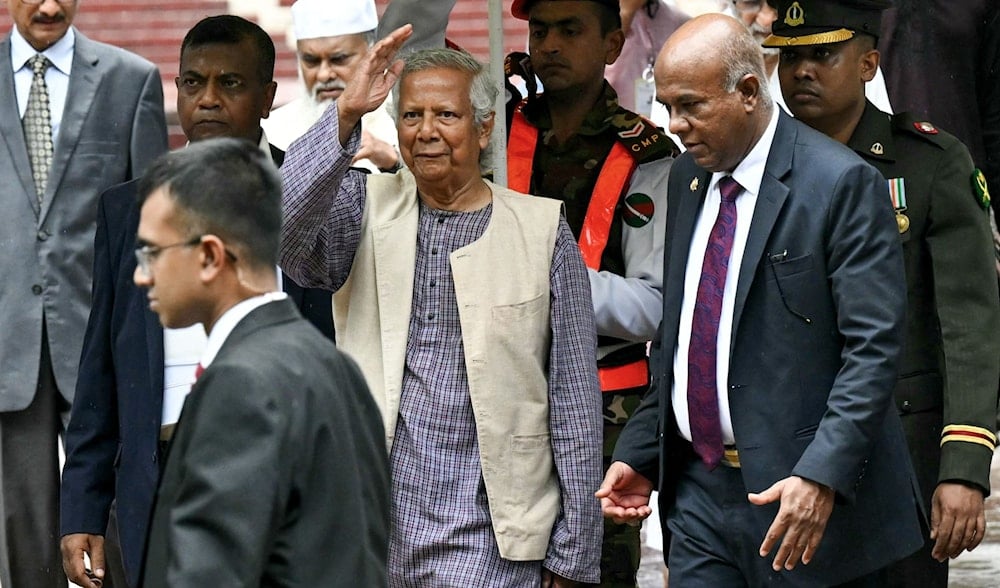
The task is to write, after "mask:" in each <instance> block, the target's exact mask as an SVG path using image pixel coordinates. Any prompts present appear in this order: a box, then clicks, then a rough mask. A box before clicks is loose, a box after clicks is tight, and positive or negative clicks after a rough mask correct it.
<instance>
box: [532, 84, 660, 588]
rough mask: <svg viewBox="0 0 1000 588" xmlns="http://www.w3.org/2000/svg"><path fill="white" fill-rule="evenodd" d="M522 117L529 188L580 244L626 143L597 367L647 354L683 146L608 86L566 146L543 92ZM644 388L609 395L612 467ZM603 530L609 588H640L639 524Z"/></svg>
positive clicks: (601, 297)
mask: <svg viewBox="0 0 1000 588" xmlns="http://www.w3.org/2000/svg"><path fill="white" fill-rule="evenodd" d="M521 112H522V113H523V115H524V117H525V119H526V120H527V122H528V123H529V124H530V125H532V126H534V127H535V128H537V129H538V142H537V144H536V146H535V152H534V163H533V166H532V175H531V186H530V190H529V191H530V193H532V194H536V195H539V196H546V197H549V198H557V199H559V200H562V201H563V202H564V203H565V204H566V218H567V221H568V223H569V226H570V228H571V229H572V230H573V234H574V236H576V237H577V238H579V235H580V231H581V227H582V226H583V222H584V218H585V217H586V214H587V207H588V205H589V203H590V200H591V194H592V192H593V190H594V186H595V184H596V182H597V178H598V176H599V174H600V172H601V166H602V165H603V164H604V162H605V160H606V159H607V157H608V154H609V152H610V151H611V149H612V147H613V146H614V144H615V143H616V142H619V143H621V144H622V145H624V146H625V147H626V148H627V149H628V151H629V153H631V154H632V156H633V158H634V159H635V161H636V163H637V164H638V167H637V168H636V170H635V171H634V172H633V173H632V175H631V178H630V179H629V182H628V185H627V187H626V189H625V190H624V191H623V192H622V194H621V197H620V198H619V200H618V204H617V206H616V208H615V214H614V220H613V221H612V224H611V230H610V234H609V236H608V242H607V245H606V246H605V248H604V251H603V254H602V256H601V266H600V271H593V270H591V271H590V277H591V289H592V292H593V298H594V308H595V314H596V317H597V326H598V345H599V349H598V358H599V359H598V366H601V367H604V366H609V365H610V366H617V365H623V364H628V363H631V362H634V361H636V360H637V359H642V358H645V356H646V341H648V340H650V339H651V338H652V337H653V335H654V334H655V329H656V327H657V325H658V323H659V319H660V313H661V312H662V303H661V297H660V291H661V286H662V271H663V267H662V266H663V239H664V228H665V225H666V180H667V175H668V172H669V169H670V164H671V163H672V162H673V157H674V156H675V155H676V154H677V153H678V150H677V147H676V146H675V145H674V144H673V142H672V141H671V140H670V139H669V138H668V137H667V136H666V135H665V134H663V132H662V131H661V130H659V129H657V128H656V127H655V126H654V125H653V124H652V123H650V122H649V121H648V120H645V119H643V118H642V117H640V116H639V115H637V114H635V113H633V112H630V111H628V110H626V109H624V108H622V107H621V106H620V105H619V104H618V98H617V95H616V94H615V91H614V90H613V89H612V88H611V86H610V85H609V84H608V83H607V82H605V84H604V92H603V95H602V96H601V97H600V98H599V99H598V101H597V103H596V104H595V106H594V108H593V109H592V110H591V111H590V113H589V114H588V116H587V118H586V119H585V120H584V122H583V124H582V125H581V126H580V128H579V130H578V131H577V133H576V134H575V135H573V136H572V137H570V138H569V139H568V140H566V141H565V142H563V143H561V144H560V143H559V142H558V141H557V140H556V138H555V136H554V134H553V133H552V131H551V129H552V120H551V117H550V116H549V110H548V104H547V103H546V101H545V96H544V95H539V96H534V97H532V98H529V99H528V100H527V101H526V102H525V103H524V105H523V109H522V111H521ZM626 278H628V279H626ZM636 288H638V289H639V294H640V296H638V297H637V296H635V294H636V293H637V291H636ZM643 296H644V297H643ZM632 301H635V302H632ZM630 304H632V305H633V306H629V305H630ZM646 389H647V387H646V386H640V387H636V388H632V389H628V390H621V391H616V392H614V393H607V392H606V393H604V395H603V398H604V423H605V424H604V456H605V458H604V461H605V463H604V467H605V469H607V467H608V466H609V465H610V463H611V454H612V450H613V449H614V444H615V442H616V441H617V439H618V435H619V434H620V433H621V430H622V428H623V427H624V425H625V422H626V421H627V420H628V418H629V416H631V414H632V413H633V412H634V411H635V409H636V408H637V407H638V405H639V402H640V400H641V399H642V395H643V393H645V391H646ZM604 533H605V537H604V548H603V551H602V558H601V580H602V581H601V586H604V587H609V588H610V587H614V588H618V587H628V588H634V587H635V586H636V579H635V575H636V571H637V570H638V567H639V553H640V548H641V546H640V541H639V528H638V527H631V526H625V525H615V524H614V523H611V522H610V521H606V522H605V530H604Z"/></svg>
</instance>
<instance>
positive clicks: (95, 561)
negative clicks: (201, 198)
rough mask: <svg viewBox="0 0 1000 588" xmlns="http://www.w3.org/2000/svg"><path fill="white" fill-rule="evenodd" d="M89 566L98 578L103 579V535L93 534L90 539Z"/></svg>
mask: <svg viewBox="0 0 1000 588" xmlns="http://www.w3.org/2000/svg"><path fill="white" fill-rule="evenodd" d="M90 567H91V569H92V570H93V571H94V575H95V576H97V578H98V579H99V580H103V579H104V537H100V536H95V537H93V538H91V540H90Z"/></svg>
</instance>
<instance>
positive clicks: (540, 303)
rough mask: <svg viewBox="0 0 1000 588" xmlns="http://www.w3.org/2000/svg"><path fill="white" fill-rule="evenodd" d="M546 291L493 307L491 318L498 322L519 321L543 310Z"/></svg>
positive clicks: (545, 303)
mask: <svg viewBox="0 0 1000 588" xmlns="http://www.w3.org/2000/svg"><path fill="white" fill-rule="evenodd" d="M548 295H549V293H548V292H543V293H541V294H539V295H538V296H535V297H534V298H531V299H529V300H525V301H523V302H517V303H515V304H504V305H500V306H494V307H493V320H495V321H498V322H501V323H503V322H506V321H520V320H524V319H526V318H528V317H530V316H533V315H536V314H538V313H539V312H541V311H543V310H544V309H545V308H546V307H547V305H548Z"/></svg>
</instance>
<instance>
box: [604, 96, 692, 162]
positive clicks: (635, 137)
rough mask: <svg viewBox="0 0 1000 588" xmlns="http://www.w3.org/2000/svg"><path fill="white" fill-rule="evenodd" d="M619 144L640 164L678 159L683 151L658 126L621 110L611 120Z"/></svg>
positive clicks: (632, 113)
mask: <svg viewBox="0 0 1000 588" xmlns="http://www.w3.org/2000/svg"><path fill="white" fill-rule="evenodd" d="M610 123H611V128H612V129H613V130H614V131H615V134H616V135H617V137H618V142H619V143H621V144H622V145H624V146H625V147H627V148H628V150H629V152H630V153H631V154H632V156H633V157H634V158H635V160H636V162H638V163H647V162H650V161H656V160H657V159H663V158H664V157H668V156H672V157H677V156H678V155H680V153H681V150H680V149H679V148H678V147H677V145H675V144H674V142H673V141H672V140H671V139H670V137H669V136H668V135H667V134H666V133H664V132H663V131H662V130H661V129H660V128H659V127H657V126H656V124H655V123H654V122H653V121H651V120H649V119H647V118H645V117H643V116H640V115H638V114H636V113H634V112H631V111H629V110H626V109H624V108H619V109H618V111H617V112H615V113H614V114H613V115H612V116H611V119H610Z"/></svg>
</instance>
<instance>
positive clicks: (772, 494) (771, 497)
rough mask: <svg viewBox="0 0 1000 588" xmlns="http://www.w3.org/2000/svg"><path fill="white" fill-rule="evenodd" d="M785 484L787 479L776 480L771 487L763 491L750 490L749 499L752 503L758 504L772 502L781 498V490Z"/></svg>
mask: <svg viewBox="0 0 1000 588" xmlns="http://www.w3.org/2000/svg"><path fill="white" fill-rule="evenodd" d="M784 485H785V481H784V480H780V481H778V482H775V483H774V484H773V485H772V486H771V487H770V488H768V489H767V490H764V491H763V492H760V493H754V492H750V493H749V494H747V499H748V500H749V501H750V502H751V504H756V505H757V506H763V505H765V504H771V503H772V502H774V501H776V500H780V499H781V490H782V488H784Z"/></svg>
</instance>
